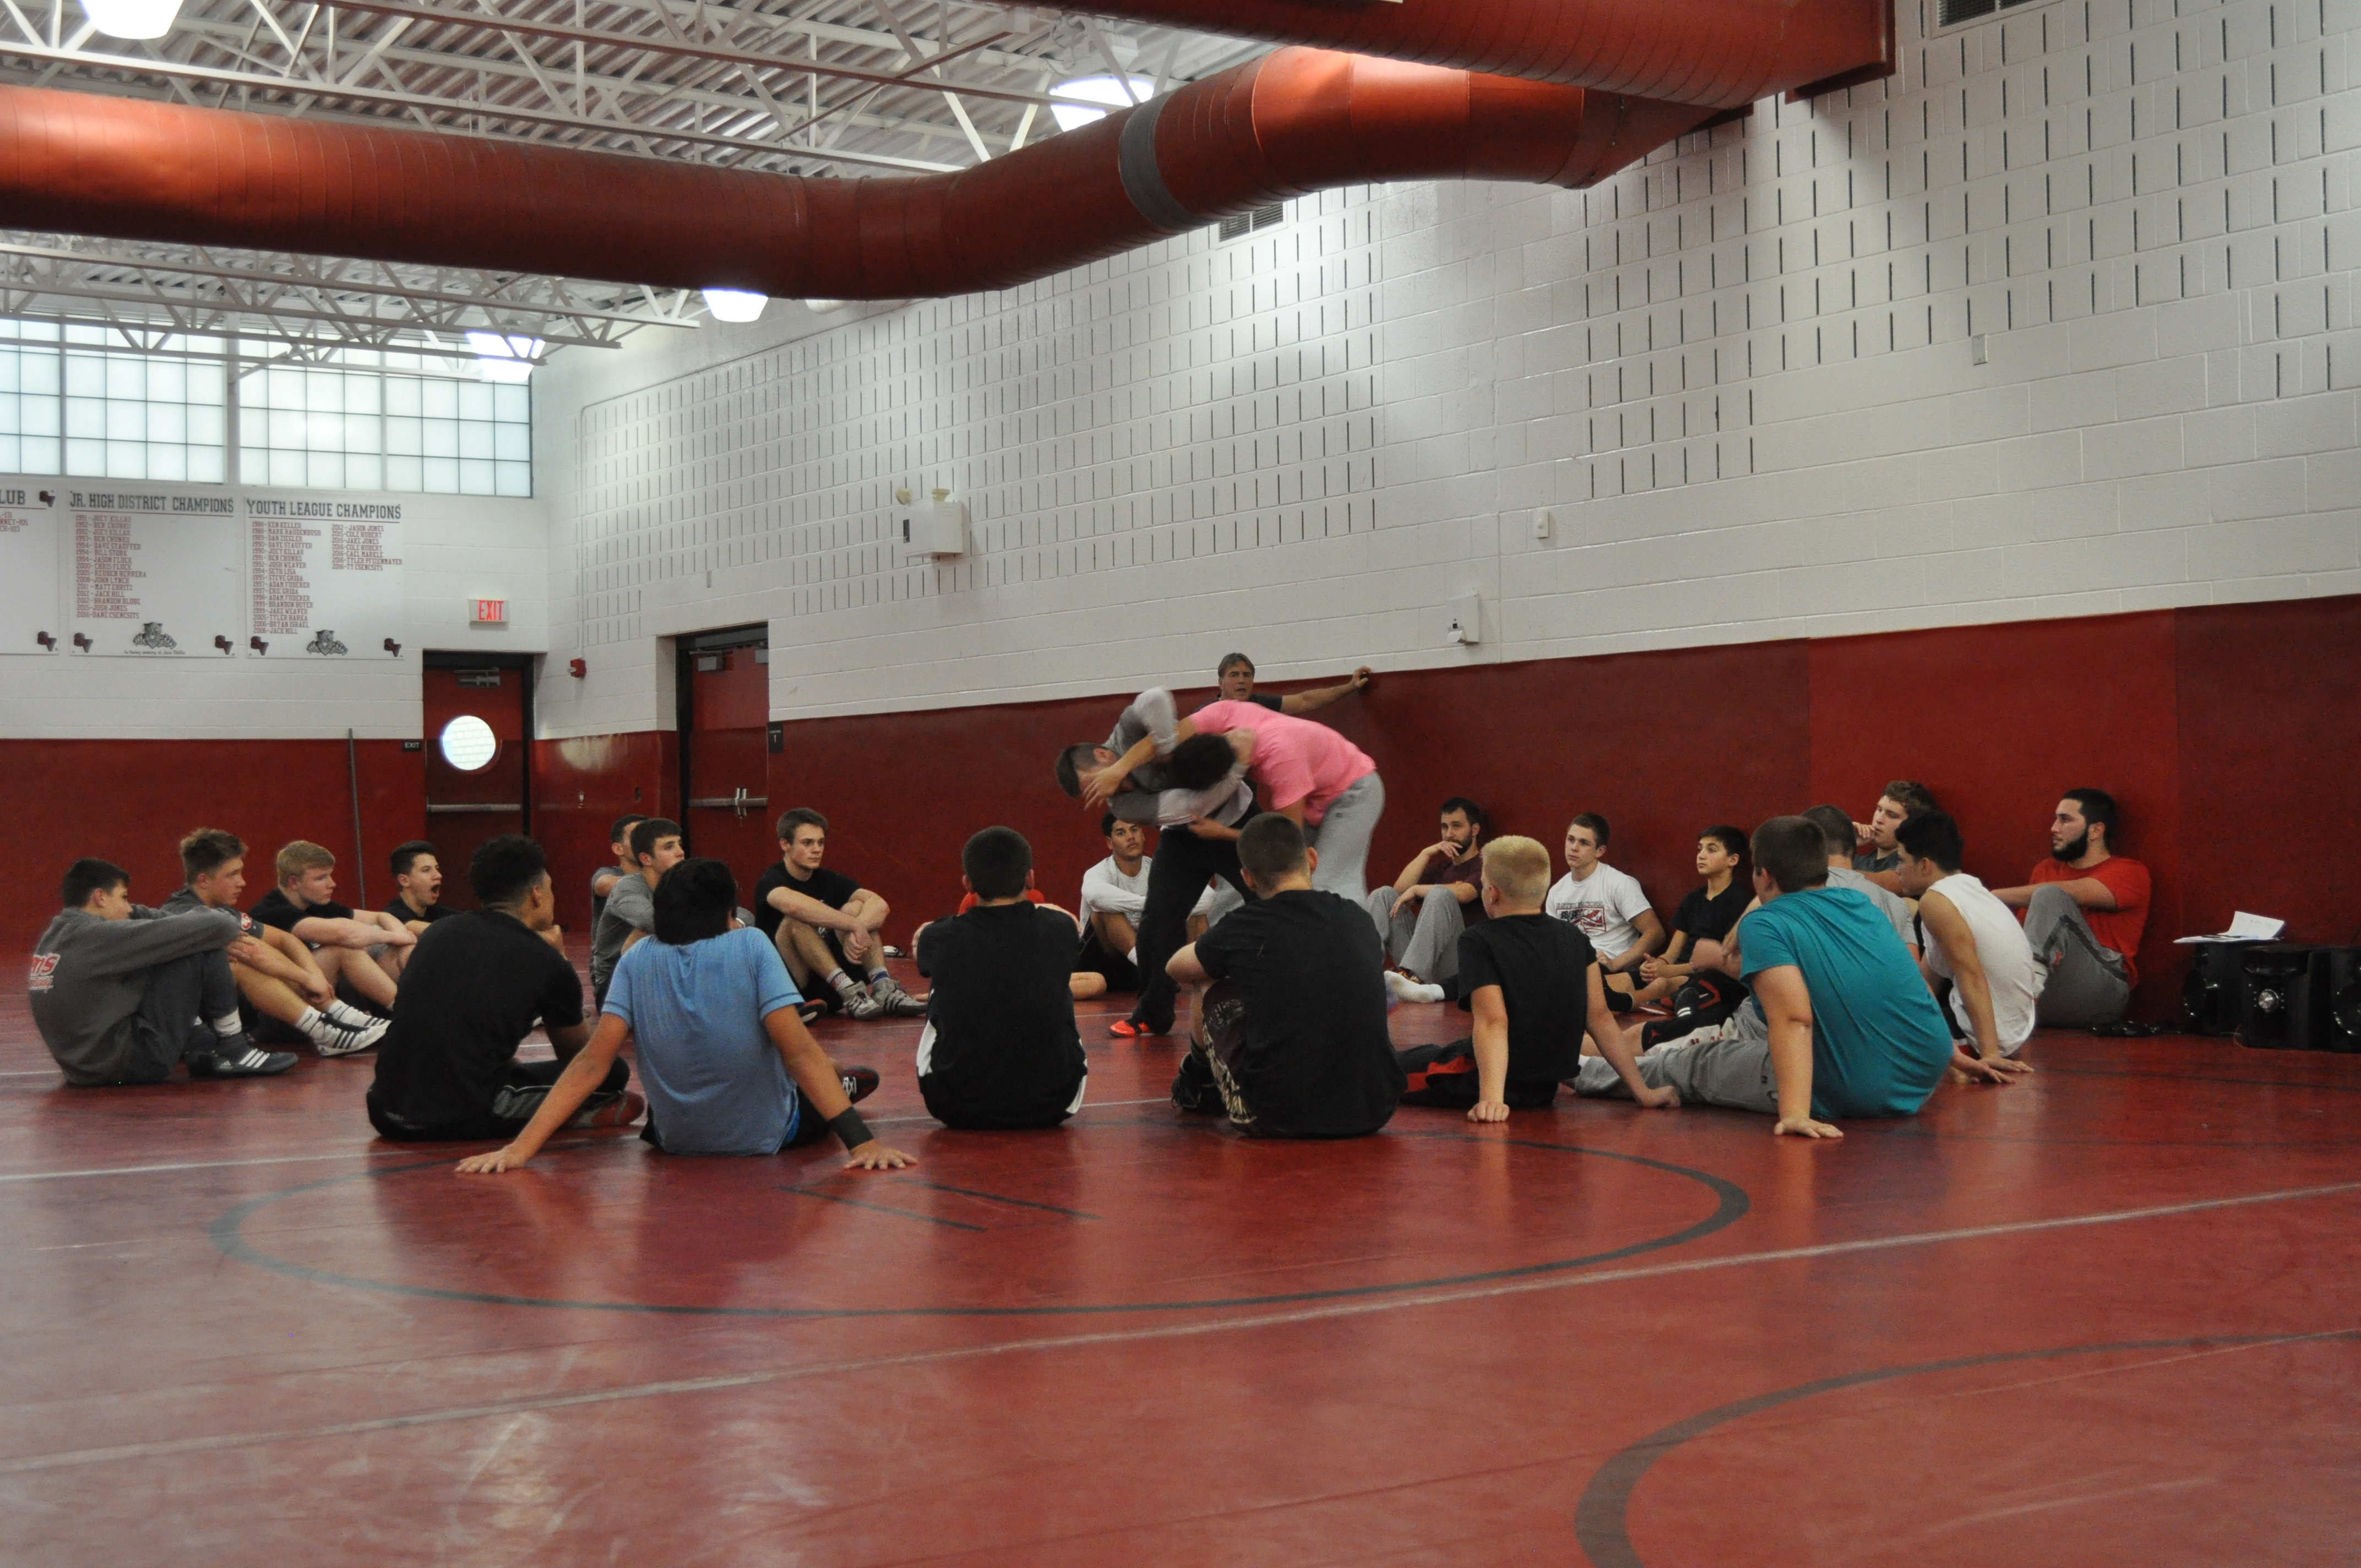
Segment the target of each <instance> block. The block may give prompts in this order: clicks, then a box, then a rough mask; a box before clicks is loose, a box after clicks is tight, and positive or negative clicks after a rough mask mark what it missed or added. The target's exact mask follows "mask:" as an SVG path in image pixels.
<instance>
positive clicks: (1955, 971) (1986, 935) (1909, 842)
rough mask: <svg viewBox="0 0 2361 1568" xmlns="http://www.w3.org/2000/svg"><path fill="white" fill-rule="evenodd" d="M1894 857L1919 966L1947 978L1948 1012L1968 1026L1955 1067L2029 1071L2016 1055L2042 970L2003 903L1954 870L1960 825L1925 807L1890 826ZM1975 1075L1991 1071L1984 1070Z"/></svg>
mask: <svg viewBox="0 0 2361 1568" xmlns="http://www.w3.org/2000/svg"><path fill="white" fill-rule="evenodd" d="M1894 844H1895V846H1896V849H1897V850H1898V851H1899V855H1900V858H1899V859H1898V860H1897V861H1895V862H1894V876H1895V877H1896V878H1897V879H1898V880H1899V883H1900V886H1901V888H1902V891H1903V892H1904V893H1905V894H1907V895H1908V896H1910V897H1912V898H1915V899H1916V900H1917V901H1918V923H1919V925H1920V926H1921V927H1923V928H1924V929H1925V931H1926V933H1927V946H1926V950H1925V952H1924V953H1923V954H1921V955H1920V958H1919V960H1918V967H1919V970H1920V971H1921V972H1922V973H1924V974H1925V975H1926V976H1927V983H1928V984H1929V985H1930V986H1931V985H1932V984H1933V983H1934V981H1938V980H1948V981H1950V982H1951V1014H1952V1016H1954V1017H1956V1018H1957V1019H1958V1020H1959V1021H1960V1027H1961V1028H1962V1029H1965V1030H1966V1031H1967V1042H1966V1045H1965V1046H1964V1047H1962V1048H1961V1056H1962V1057H1963V1058H1967V1059H1964V1060H1954V1062H1953V1063H1952V1065H1953V1066H1954V1067H1957V1068H1960V1069H1962V1070H1963V1071H1964V1070H1972V1069H1971V1063H1981V1064H1982V1065H1983V1066H1984V1067H1985V1068H1986V1069H1997V1070H1998V1071H2000V1072H2003V1073H2007V1074H2016V1073H2026V1072H2031V1071H2032V1070H2033V1069H2032V1068H2031V1067H2029V1066H2027V1065H2026V1063H2024V1062H2020V1061H2015V1060H2013V1059H2011V1058H2015V1055H2016V1053H2017V1052H2018V1051H2019V1050H2020V1049H2022V1048H2023V1047H2024V1045H2025V1042H2026V1041H2027V1040H2029V1039H2031V1038H2032V1037H2033V1026H2034V1022H2035V1019H2034V1009H2035V1005H2036V1003H2039V1002H2040V1000H2041V988H2042V986H2043V985H2044V984H2045V983H2046V982H2047V981H2048V979H2049V971H2048V969H2047V968H2046V967H2045V966H2043V965H2041V964H2039V963H2037V962H2035V961H2034V957H2033V944H2032V943H2030V942H2028V941H2026V937H2025V928H2024V927H2021V926H2019V925H2018V924H2017V923H2016V916H2015V913H2013V912H2012V911H2011V910H2010V909H2009V907H2008V905H2005V904H2003V903H2002V902H2001V901H2000V900H1999V899H1997V898H1995V897H1993V894H1992V890H1991V889H1989V888H1987V887H1985V886H1984V884H1983V883H1981V882H1979V881H1977V880H1976V879H1975V878H1974V877H1971V876H1970V875H1968V874H1967V873H1966V872H1962V871H1961V870H1960V862H1961V861H1962V860H1964V858H1965V856H1966V850H1967V845H1966V841H1965V840H1964V839H1962V838H1961V837H1960V825H1959V824H1958V823H1956V822H1954V821H1952V820H1951V818H1950V817H1949V816H1947V815H1946V814H1944V813H1943V812H1940V811H1925V812H1921V813H1919V814H1918V815H1917V816H1916V817H1910V818H1909V819H1907V820H1906V821H1905V822H1903V823H1902V824H1901V825H1900V826H1898V827H1896V828H1894ZM1979 1076H1990V1071H1989V1070H1987V1072H1985V1073H1983V1074H1980V1075H1979Z"/></svg>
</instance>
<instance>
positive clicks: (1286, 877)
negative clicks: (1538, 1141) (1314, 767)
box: [1165, 812, 1404, 1138]
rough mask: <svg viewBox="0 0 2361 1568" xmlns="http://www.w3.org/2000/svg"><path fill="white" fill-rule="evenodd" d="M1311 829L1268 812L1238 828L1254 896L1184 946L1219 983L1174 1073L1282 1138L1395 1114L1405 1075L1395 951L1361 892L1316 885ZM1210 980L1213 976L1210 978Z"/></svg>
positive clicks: (1187, 958) (1205, 1101) (1183, 961)
mask: <svg viewBox="0 0 2361 1568" xmlns="http://www.w3.org/2000/svg"><path fill="white" fill-rule="evenodd" d="M1318 863H1319V862H1318V857H1317V856H1316V855H1315V854H1314V853H1313V851H1312V850H1309V849H1307V848H1306V847H1305V845H1304V842H1303V829H1301V828H1299V827H1297V826H1296V825H1295V823H1294V822H1293V821H1291V820H1290V819H1289V818H1288V817H1285V816H1283V815H1281V814H1279V813H1278V812H1269V813H1266V814H1265V815H1263V816H1260V817H1256V818H1255V819H1254V820H1253V821H1251V822H1249V823H1247V824H1246V828H1244V829H1243V830H1242V831H1241V832H1240V833H1239V835H1238V867H1239V870H1240V872H1242V873H1243V874H1244V876H1245V879H1246V885H1247V887H1248V889H1249V890H1250V891H1251V892H1252V893H1253V894H1255V901H1254V902H1252V903H1250V904H1248V905H1246V907H1244V908H1243V909H1238V910H1235V911H1233V912H1232V913H1231V914H1230V915H1229V916H1226V917H1224V919H1223V921H1222V923H1221V924H1220V925H1218V926H1215V927H1213V929H1212V930H1210V931H1208V932H1206V933H1205V934H1204V935H1203V936H1202V937H1200V938H1197V939H1196V940H1195V941H1194V942H1192V943H1191V944H1190V945H1189V946H1187V947H1185V948H1181V949H1180V951H1179V952H1177V953H1175V954H1173V955H1172V959H1171V961H1170V963H1169V964H1168V965H1167V966H1166V969H1165V972H1166V973H1168V974H1170V976H1171V977H1172V978H1173V979H1174V980H1177V981H1180V983H1182V984H1183V985H1200V986H1206V989H1205V990H1204V991H1203V992H1201V993H1200V994H1199V995H1198V998H1197V1007H1196V1013H1197V1026H1196V1029H1195V1031H1194V1032H1193V1033H1192V1034H1191V1036H1190V1039H1189V1055H1188V1056H1187V1057H1186V1058H1183V1059H1182V1061H1181V1064H1180V1075H1179V1076H1178V1077H1177V1078H1175V1079H1174V1080H1172V1102H1173V1103H1174V1104H1176V1105H1178V1106H1180V1108H1181V1109H1182V1110H1184V1111H1196V1112H1202V1113H1209V1114H1216V1115H1218V1114H1220V1113H1223V1112H1224V1111H1226V1112H1227V1113H1228V1114H1229V1118H1230V1123H1231V1124H1232V1125H1233V1126H1235V1127H1236V1128H1238V1129H1239V1130H1240V1131H1242V1132H1246V1133H1250V1134H1253V1135H1256V1136H1258V1137H1272V1138H1351V1137H1359V1136H1361V1135H1364V1134H1367V1133H1374V1132H1376V1131H1377V1130H1378V1128H1380V1127H1382V1126H1384V1125H1385V1124H1386V1123H1387V1122H1389V1121H1390V1120H1391V1119H1392V1117H1393V1113H1394V1107H1395V1106H1396V1105H1397V1104H1399V1103H1400V1101H1401V1095H1402V1089H1403V1087H1404V1084H1403V1080H1402V1071H1401V1069H1400V1067H1399V1066H1397V1065H1396V1064H1395V1062H1394V1051H1393V1043H1392V1041H1391V1040H1389V1038H1388V1037H1387V1035H1386V991H1385V981H1384V978H1383V976H1384V973H1385V963H1386V960H1385V953H1384V950H1383V949H1382V948H1379V947H1378V933H1377V927H1374V926H1372V925H1371V924H1370V923H1369V916H1368V915H1367V912H1366V911H1364V910H1363V909H1362V908H1361V906H1360V905H1358V904H1356V903H1353V902H1351V901H1350V900H1348V899H1345V898H1341V897H1339V896H1337V895H1336V894H1333V893H1320V892H1316V891H1314V890H1313V888H1312V869H1313V867H1314V866H1316V865H1317V864H1318ZM1209 982H1210V983H1209Z"/></svg>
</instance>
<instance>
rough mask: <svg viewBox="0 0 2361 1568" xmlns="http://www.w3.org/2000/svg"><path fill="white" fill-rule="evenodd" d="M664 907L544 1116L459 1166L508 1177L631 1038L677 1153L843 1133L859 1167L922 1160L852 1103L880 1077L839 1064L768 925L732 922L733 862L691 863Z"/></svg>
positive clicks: (653, 1130)
mask: <svg viewBox="0 0 2361 1568" xmlns="http://www.w3.org/2000/svg"><path fill="white" fill-rule="evenodd" d="M654 903H655V929H654V932H653V938H654V939H653V940H652V941H645V942H641V943H638V944H636V945H634V946H633V947H632V948H631V950H630V951H629V952H626V953H625V954H624V955H623V956H622V959H621V960H620V962H619V963H617V965H616V966H615V974H614V979H613V981H611V982H610V984H609V987H608V991H607V1001H606V1004H605V1007H604V1010H603V1011H604V1016H602V1017H601V1018H600V1019H599V1021H598V1030H597V1032H596V1033H594V1034H593V1035H592V1036H591V1037H590V1043H589V1044H588V1045H587V1046H585V1047H582V1050H581V1051H580V1053H579V1054H578V1055H577V1057H576V1058H575V1059H574V1061H573V1062H572V1063H570V1064H568V1066H567V1068H566V1072H565V1073H564V1074H563V1075H561V1076H560V1077H559V1079H558V1080H557V1082H556V1084H555V1086H554V1087H552V1088H551V1090H550V1091H549V1097H548V1099H547V1100H546V1101H544V1102H543V1105H542V1109H541V1113H539V1114H538V1115H536V1116H535V1117H534V1118H533V1121H532V1123H531V1124H528V1125H527V1126H526V1127H525V1129H524V1131H523V1132H522V1133H521V1134H519V1135H518V1136H517V1139H516V1141H515V1142H514V1143H512V1144H511V1145H510V1146H508V1147H507V1148H504V1149H501V1150H500V1151H498V1152H497V1153H494V1154H489V1155H479V1156H478V1157H475V1158H474V1159H470V1160H466V1161H463V1162H462V1163H461V1164H460V1167H459V1168H460V1169H461V1170H462V1171H467V1172H478V1173H497V1172H500V1171H503V1170H513V1169H514V1168H517V1167H518V1166H520V1165H522V1164H523V1163H524V1162H525V1161H526V1160H528V1159H531V1158H532V1157H533V1155H534V1154H535V1153H537V1152H538V1151H539V1150H540V1148H541V1146H542V1144H543V1143H544V1141H545V1140H546V1139H547V1138H548V1137H549V1135H551V1134H552V1133H554V1132H555V1131H556V1130H557V1129H558V1128H559V1127H561V1126H563V1125H565V1124H566V1117H567V1116H570V1115H572V1114H573V1113H574V1107H575V1103H576V1101H577V1099H578V1098H579V1097H580V1096H579V1095H578V1094H577V1093H576V1092H574V1091H575V1090H576V1089H577V1087H582V1086H588V1087H582V1092H583V1093H587V1092H588V1088H590V1087H596V1084H597V1082H598V1080H599V1079H600V1078H602V1077H603V1076H604V1074H605V1072H606V1069H607V1064H608V1063H609V1062H610V1061H612V1060H613V1058H614V1057H615V1055H616V1053H617V1052H619V1051H620V1050H621V1049H622V1047H623V1046H624V1044H625V1043H626V1042H627V1041H628V1042H631V1043H633V1044H634V1046H635V1048H636V1051H637V1054H638V1059H639V1078H640V1084H641V1087H642V1090H644V1091H645V1092H646V1094H647V1098H648V1131H647V1134H646V1136H647V1138H648V1141H649V1142H651V1143H653V1144H654V1145H656V1146H658V1147H659V1148H662V1149H664V1151H665V1152H666V1153H669V1154H711V1155H767V1154H776V1153H778V1152H779V1151H780V1150H781V1149H783V1148H799V1147H802V1146H805V1145H807V1144H813V1143H817V1142H818V1141H819V1138H820V1136H821V1135H822V1134H824V1133H834V1134H835V1135H837V1136H838V1138H840V1140H841V1141H842V1142H843V1144H844V1146H845V1149H846V1151H847V1153H848V1154H849V1156H850V1159H849V1161H848V1163H849V1164H851V1165H853V1166H855V1167H859V1168H864V1169H872V1170H884V1169H894V1168H899V1167H902V1166H906V1165H909V1164H911V1163H912V1160H911V1157H909V1156H908V1155H906V1154H904V1153H902V1152H901V1151H900V1150H898V1149H894V1148H888V1147H887V1146H884V1144H882V1143H880V1142H878V1141H877V1140H876V1139H875V1138H874V1137H873V1136H871V1135H870V1133H869V1129H868V1127H867V1126H866V1124H863V1123H862V1119H861V1113H859V1112H857V1111H855V1110H853V1109H852V1101H853V1099H854V1098H857V1097H859V1096H861V1095H865V1094H867V1093H868V1091H870V1090H871V1089H873V1088H874V1087H875V1086H876V1083H877V1075H876V1074H875V1073H874V1072H872V1071H869V1070H868V1069H850V1070H848V1069H843V1068H840V1067H839V1066H837V1064H836V1063H834V1062H832V1061H830V1060H829V1058H828V1054H827V1053H826V1052H825V1051H823V1050H821V1049H820V1047H819V1045H818V1042H817V1041H815V1040H814V1039H813V1038H812V1037H811V1034H810V1032H809V1031H808V1030H807V1029H806V1028H805V1027H804V1024H803V1020H802V1018H801V1017H799V1016H798V1015H797V1014H796V1003H799V1002H801V1001H802V1000H803V998H802V997H801V996H799V995H798V994H797V993H796V987H795V982H794V981H791V980H790V979H788V978H787V969H786V965H785V963H784V962H782V961H781V960H780V958H779V952H778V949H777V948H775V947H774V946H772V944H771V943H770V942H769V941H768V940H767V939H766V938H764V937H763V934H762V933H761V932H760V931H757V930H752V929H748V928H745V927H738V928H735V929H733V928H732V927H731V916H732V914H733V913H734V912H735V910H736V908H737V904H738V883H737V879H736V878H735V877H733V876H732V875H730V868H729V867H728V866H725V865H723V864H722V863H721V862H720V861H706V860H686V861H682V862H681V863H680V864H679V865H677V866H675V867H674V868H672V869H671V870H670V871H668V872H665V873H664V880H663V881H661V882H659V883H657V884H656V887H655V899H654ZM592 1062H595V1063H596V1064H597V1066H596V1069H595V1070H593V1069H592V1068H591V1066H589V1065H588V1064H590V1063H592ZM577 1080H578V1083H577Z"/></svg>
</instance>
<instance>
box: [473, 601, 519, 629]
mask: <svg viewBox="0 0 2361 1568" xmlns="http://www.w3.org/2000/svg"><path fill="white" fill-rule="evenodd" d="M467 604H468V606H469V613H468V616H467V620H468V623H469V624H470V625H473V626H506V625H507V624H508V623H509V601H508V600H506V599H469V600H468V601H467Z"/></svg>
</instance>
